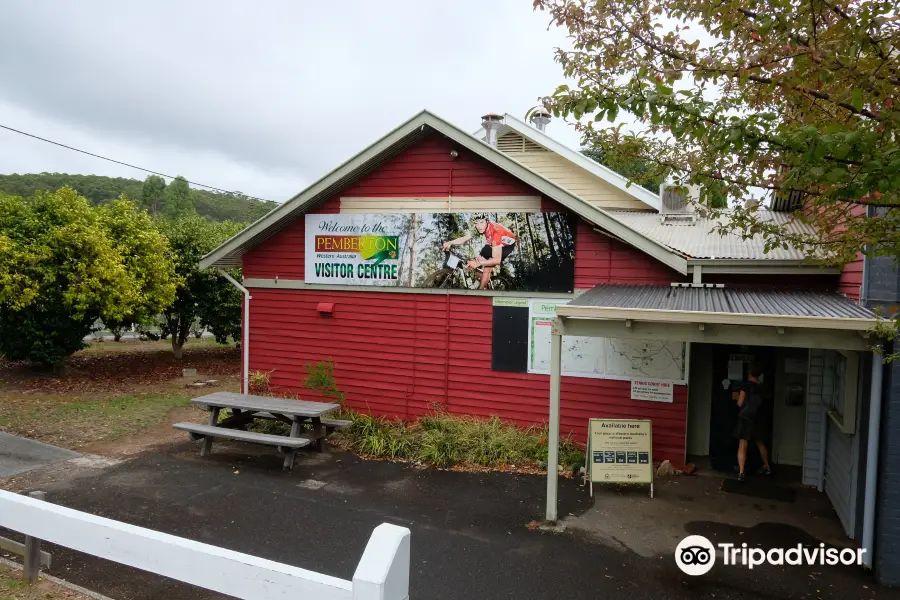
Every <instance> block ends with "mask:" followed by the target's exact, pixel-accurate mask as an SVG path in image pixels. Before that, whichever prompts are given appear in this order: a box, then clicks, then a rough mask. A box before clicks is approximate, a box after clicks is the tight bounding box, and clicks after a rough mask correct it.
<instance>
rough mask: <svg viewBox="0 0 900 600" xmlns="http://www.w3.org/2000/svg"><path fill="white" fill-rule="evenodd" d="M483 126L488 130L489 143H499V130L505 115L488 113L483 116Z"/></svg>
mask: <svg viewBox="0 0 900 600" xmlns="http://www.w3.org/2000/svg"><path fill="white" fill-rule="evenodd" d="M481 126H482V127H484V130H485V131H486V132H487V136H486V137H485V140H484V141H486V142H487V143H488V144H489V145H491V146H496V145H497V131H499V130H500V128H501V127H503V115H498V114H495V113H488V114H486V115H484V116H483V117H481Z"/></svg>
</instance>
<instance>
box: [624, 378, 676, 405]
mask: <svg viewBox="0 0 900 600" xmlns="http://www.w3.org/2000/svg"><path fill="white" fill-rule="evenodd" d="M674 388H675V384H674V383H672V382H671V381H656V380H653V379H632V380H631V399H632V400H649V401H650V402H673V401H674V399H675V394H674V391H675V390H674Z"/></svg>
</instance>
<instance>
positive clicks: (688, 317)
mask: <svg viewBox="0 0 900 600" xmlns="http://www.w3.org/2000/svg"><path fill="white" fill-rule="evenodd" d="M704 272H706V270H705V269H704ZM556 316H558V317H583V318H588V319H608V320H618V321H621V320H630V321H649V322H657V323H706V324H709V325H715V324H719V325H758V326H762V327H805V328H809V329H833V330H843V331H859V332H860V333H864V332H868V331H869V330H870V329H872V328H873V327H874V326H875V324H876V323H878V319H875V318H865V317H815V316H800V315H764V314H757V313H732V312H708V311H701V310H661V309H658V308H618V307H607V306H578V305H571V304H565V305H562V306H558V307H557V308H556Z"/></svg>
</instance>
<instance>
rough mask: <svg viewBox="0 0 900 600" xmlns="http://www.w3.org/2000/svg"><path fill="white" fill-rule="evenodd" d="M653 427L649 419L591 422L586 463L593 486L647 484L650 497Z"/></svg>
mask: <svg viewBox="0 0 900 600" xmlns="http://www.w3.org/2000/svg"><path fill="white" fill-rule="evenodd" d="M652 442H653V427H652V423H651V422H650V421H649V420H639V419H591V420H590V424H589V426H588V443H587V457H586V458H587V460H586V461H585V462H586V464H587V465H588V475H589V476H590V479H591V495H592V496H593V494H594V483H649V484H650V497H651V498H652V497H653V451H652Z"/></svg>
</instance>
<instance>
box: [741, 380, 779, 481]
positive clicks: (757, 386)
mask: <svg viewBox="0 0 900 600" xmlns="http://www.w3.org/2000/svg"><path fill="white" fill-rule="evenodd" d="M761 376H762V367H760V366H759V365H756V364H752V365H750V377H749V378H748V381H747V384H746V385H745V386H744V389H743V390H741V393H740V394H739V395H738V401H737V405H738V409H740V410H739V411H738V422H737V425H736V426H735V428H734V437H736V438H737V439H738V440H739V442H738V455H737V458H738V467H739V468H740V473H738V480H740V481H744V479H746V477H747V475H746V473H745V472H744V468H745V467H746V465H747V446H748V445H749V444H750V441H751V440H752V441H754V442H756V447H757V448H759V455H760V457H762V461H763V466H762V468H761V469H760V473H762V474H763V475H771V474H772V468H771V466H770V465H769V449H768V448H766V444H765V442H763V437H764V435H765V429H764V427H763V423H762V421H763V419H762V415H761V414H760V412H761V411H760V409H761V408H762V403H763V397H762V383H761V382H760V377H761Z"/></svg>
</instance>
